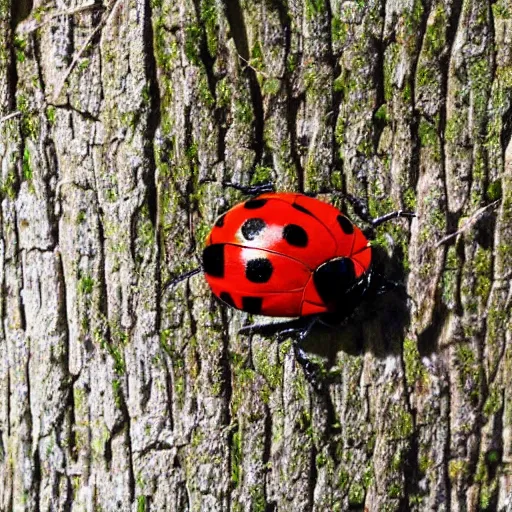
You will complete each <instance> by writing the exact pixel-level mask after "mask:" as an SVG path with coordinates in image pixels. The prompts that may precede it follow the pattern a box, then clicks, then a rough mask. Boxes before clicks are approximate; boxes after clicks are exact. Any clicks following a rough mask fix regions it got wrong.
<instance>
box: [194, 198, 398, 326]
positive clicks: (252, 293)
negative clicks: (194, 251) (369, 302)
mask: <svg viewBox="0 0 512 512" xmlns="http://www.w3.org/2000/svg"><path fill="white" fill-rule="evenodd" d="M400 214H401V212H400V213H398V212H397V213H396V214H390V215H393V216H398V215H400ZM387 217H389V216H386V219H385V220H387ZM379 221H381V219H379ZM371 261H372V250H371V247H370V245H369V242H368V239H367V238H366V237H365V235H364V234H363V232H362V231H361V230H360V229H359V228H358V227H357V226H355V225H354V224H353V223H352V222H351V221H350V219H349V218H348V217H346V216H345V215H343V214H342V213H341V212H340V211H339V210H338V209H337V208H335V207H334V206H331V205H330V204H327V203H324V202H323V201H320V200H318V199H314V198H312V197H308V196H305V195H302V194H293V193H267V194H263V195H260V196H258V197H256V198H253V199H249V200H247V201H245V202H243V203H240V204H237V205H236V206H234V207H233V208H231V209H230V210H229V211H228V212H226V213H224V214H223V215H221V216H220V217H219V218H218V219H217V221H216V222H215V225H214V227H213V229H212V230H211V232H210V234H209V235H208V237H207V239H206V247H205V249H204V251H203V271H204V273H205V276H206V280H207V281H208V284H209V285H210V287H211V289H212V292H213V293H214V294H215V295H216V296H217V297H218V298H219V299H221V300H222V301H223V302H225V303H226V304H228V305H229V306H232V307H235V308H238V309H241V310H243V311H247V312H248V313H256V314H259V315H267V316H275V317H302V316H308V315H318V314H324V313H339V312H340V311H343V310H353V309H354V307H355V306H356V305H357V303H356V302H357V300H358V298H360V297H361V296H362V295H363V294H364V291H365V289H366V288H367V286H368V282H369V279H370V266H371Z"/></svg>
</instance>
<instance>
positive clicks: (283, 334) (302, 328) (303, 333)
mask: <svg viewBox="0 0 512 512" xmlns="http://www.w3.org/2000/svg"><path fill="white" fill-rule="evenodd" d="M319 319H320V316H319V315H314V316H312V317H311V318H310V319H309V321H308V323H307V324H306V325H295V326H293V327H289V328H288V329H283V330H282V331H279V332H278V333H277V341H278V342H279V343H282V342H283V341H284V340H286V338H288V337H290V336H293V337H294V339H295V341H296V342H297V343H300V342H301V341H304V340H305V339H306V338H307V337H308V334H309V333H310V332H311V329H313V326H314V325H315V324H316V323H317V322H318V320H319Z"/></svg>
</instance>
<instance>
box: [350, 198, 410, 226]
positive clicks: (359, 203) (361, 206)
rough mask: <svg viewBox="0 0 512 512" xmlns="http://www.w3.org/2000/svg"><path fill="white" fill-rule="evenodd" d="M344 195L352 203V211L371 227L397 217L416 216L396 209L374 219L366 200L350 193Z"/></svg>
mask: <svg viewBox="0 0 512 512" xmlns="http://www.w3.org/2000/svg"><path fill="white" fill-rule="evenodd" d="M344 197H345V198H346V199H347V201H348V202H349V203H350V204H351V205H352V208H353V209H354V213H355V214H356V215H357V216H358V217H359V218H360V219H361V220H364V221H365V222H368V224H371V226H372V227H373V228H376V227H377V226H380V225H381V224H384V222H387V221H388V220H391V219H396V218H398V217H409V218H411V217H416V214H415V213H413V212H404V211H403V210H398V211H396V212H391V213H387V214H386V215H383V216H382V217H377V218H376V219H374V218H373V217H372V216H371V215H370V212H369V211H368V205H367V204H366V201H364V200H363V199H360V198H358V197H354V196H352V195H350V194H346V195H345V196H344Z"/></svg>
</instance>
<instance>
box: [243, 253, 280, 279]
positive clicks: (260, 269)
mask: <svg viewBox="0 0 512 512" xmlns="http://www.w3.org/2000/svg"><path fill="white" fill-rule="evenodd" d="M273 270H274V268H273V267H272V263H271V262H270V260H268V259H267V258H255V259H253V260H249V261H248V262H247V264H246V265H245V277H247V279H248V280H249V281H251V283H266V282H267V281H268V280H269V279H270V277H271V276H272V272H273Z"/></svg>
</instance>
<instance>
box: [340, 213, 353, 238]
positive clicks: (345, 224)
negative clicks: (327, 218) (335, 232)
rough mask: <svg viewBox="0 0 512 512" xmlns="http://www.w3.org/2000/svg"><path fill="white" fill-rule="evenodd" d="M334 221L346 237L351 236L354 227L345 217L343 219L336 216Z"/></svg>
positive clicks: (342, 216) (341, 216)
mask: <svg viewBox="0 0 512 512" xmlns="http://www.w3.org/2000/svg"><path fill="white" fill-rule="evenodd" d="M336 220H337V221H338V224H339V225H340V227H341V229H342V230H343V233H345V234H346V235H351V234H352V233H353V232H354V226H353V224H352V222H350V220H349V219H348V218H347V217H345V216H344V215H338V217H337V218H336Z"/></svg>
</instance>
